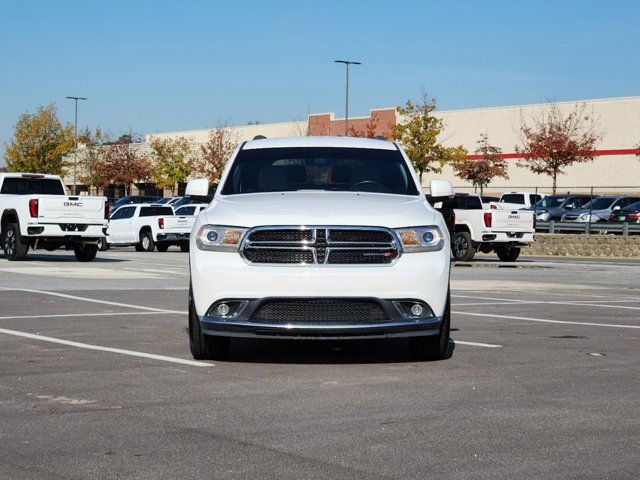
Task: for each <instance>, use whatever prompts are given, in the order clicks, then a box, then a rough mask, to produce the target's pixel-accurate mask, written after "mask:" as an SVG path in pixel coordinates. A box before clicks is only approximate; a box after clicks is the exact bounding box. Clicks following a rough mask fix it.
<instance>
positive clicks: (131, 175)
mask: <svg viewBox="0 0 640 480" xmlns="http://www.w3.org/2000/svg"><path fill="white" fill-rule="evenodd" d="M97 170H98V177H99V179H100V183H101V186H102V188H106V187H107V186H109V185H115V186H119V185H123V186H124V188H125V195H129V193H130V191H131V185H132V184H134V183H140V182H145V181H147V180H148V179H149V178H150V177H151V162H150V161H149V158H148V157H147V156H146V155H145V154H143V153H141V152H140V151H139V150H138V148H137V147H136V144H134V143H131V142H130V141H129V142H127V141H123V140H120V141H118V142H116V143H113V144H111V145H105V146H104V147H103V153H102V161H101V162H100V163H99V164H98V166H97Z"/></svg>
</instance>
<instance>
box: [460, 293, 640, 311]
mask: <svg viewBox="0 0 640 480" xmlns="http://www.w3.org/2000/svg"><path fill="white" fill-rule="evenodd" d="M452 297H457V298H473V299H477V300H497V301H500V302H506V303H503V304H502V305H527V304H532V305H533V304H540V305H569V306H578V307H599V308H621V309H624V310H640V307H630V306H627V305H605V303H614V302H618V303H626V302H637V301H638V300H578V301H576V302H555V301H545V300H537V301H530V300H517V299H512V298H494V297H476V296H471V295H452ZM595 302H598V303H595ZM459 305H472V304H469V303H467V304H464V303H463V304H459ZM476 305H491V304H490V303H477V304H476ZM493 305H500V303H494V304H493Z"/></svg>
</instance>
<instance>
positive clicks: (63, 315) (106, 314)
mask: <svg viewBox="0 0 640 480" xmlns="http://www.w3.org/2000/svg"><path fill="white" fill-rule="evenodd" d="M167 313H173V312H100V313H57V314H51V315H10V316H8V317H0V320H16V319H28V318H66V317H117V316H123V315H124V316H128V315H162V314H167Z"/></svg>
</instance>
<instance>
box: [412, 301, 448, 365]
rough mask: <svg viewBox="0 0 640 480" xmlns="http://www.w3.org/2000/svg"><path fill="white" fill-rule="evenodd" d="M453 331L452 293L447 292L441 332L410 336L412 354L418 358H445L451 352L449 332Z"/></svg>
mask: <svg viewBox="0 0 640 480" xmlns="http://www.w3.org/2000/svg"><path fill="white" fill-rule="evenodd" d="M450 331H451V295H450V294H447V304H446V306H445V308H444V314H443V315H442V322H441V324H440V333H438V335H429V336H422V337H411V338H409V349H410V351H411V356H412V357H414V358H415V359H417V360H443V359H445V358H447V354H448V353H449V333H450Z"/></svg>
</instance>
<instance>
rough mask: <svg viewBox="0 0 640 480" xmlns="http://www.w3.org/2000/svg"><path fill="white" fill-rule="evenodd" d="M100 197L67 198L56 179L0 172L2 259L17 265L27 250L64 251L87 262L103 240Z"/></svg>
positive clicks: (104, 214) (104, 215)
mask: <svg viewBox="0 0 640 480" xmlns="http://www.w3.org/2000/svg"><path fill="white" fill-rule="evenodd" d="M108 215H109V202H108V201H107V199H106V198H105V197H88V196H67V195H66V193H65V188H64V184H63V183H62V180H61V179H60V177H58V176H57V175H42V174H33V173H0V240H1V242H0V243H1V244H2V248H3V250H4V256H5V258H6V259H7V260H22V259H23V258H24V257H25V255H26V254H27V252H28V250H29V248H32V249H38V248H43V249H45V250H48V251H52V250H56V249H58V248H62V247H64V248H67V249H69V250H71V249H72V250H73V251H74V252H75V255H76V258H77V259H78V260H79V261H81V262H90V261H92V260H93V259H94V258H95V256H96V253H97V251H98V245H97V244H98V241H99V240H100V239H103V238H104V236H105V230H106V228H107V219H108Z"/></svg>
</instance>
